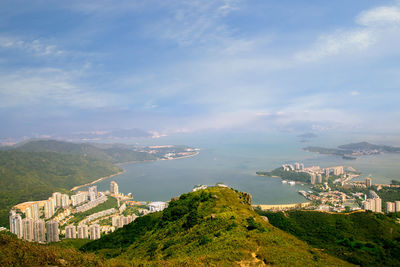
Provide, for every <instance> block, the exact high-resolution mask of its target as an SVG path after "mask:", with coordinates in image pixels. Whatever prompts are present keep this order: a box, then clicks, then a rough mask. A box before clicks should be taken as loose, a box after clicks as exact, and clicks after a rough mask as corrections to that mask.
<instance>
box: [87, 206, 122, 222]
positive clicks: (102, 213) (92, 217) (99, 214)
mask: <svg viewBox="0 0 400 267" xmlns="http://www.w3.org/2000/svg"><path fill="white" fill-rule="evenodd" d="M116 212H117V210H116V209H115V208H111V209H108V210H102V211H99V212H96V213H93V214H91V215H89V216H87V217H86V219H84V220H82V221H81V223H88V222H91V221H94V220H97V219H98V218H101V217H104V216H109V215H111V214H114V213H116Z"/></svg>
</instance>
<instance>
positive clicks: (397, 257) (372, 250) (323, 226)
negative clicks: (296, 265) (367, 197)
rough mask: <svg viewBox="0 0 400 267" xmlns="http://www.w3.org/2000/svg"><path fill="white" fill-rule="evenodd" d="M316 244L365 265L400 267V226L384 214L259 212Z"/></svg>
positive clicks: (275, 223)
mask: <svg viewBox="0 0 400 267" xmlns="http://www.w3.org/2000/svg"><path fill="white" fill-rule="evenodd" d="M259 214H260V215H263V216H267V217H268V219H269V221H270V223H271V224H272V225H274V226H276V227H278V228H280V229H282V230H284V231H286V232H288V233H290V234H293V235H294V236H296V237H298V238H299V239H301V240H303V241H305V242H307V243H308V244H309V245H311V246H313V247H317V248H320V249H323V250H324V251H325V252H326V253H328V254H330V255H332V256H335V257H338V258H341V259H343V260H346V261H348V262H351V263H354V264H357V265H361V266H400V225H399V224H398V223H397V222H396V221H395V219H393V218H391V217H388V216H386V215H383V214H376V213H372V212H357V213H353V214H328V213H323V212H316V211H288V212H259Z"/></svg>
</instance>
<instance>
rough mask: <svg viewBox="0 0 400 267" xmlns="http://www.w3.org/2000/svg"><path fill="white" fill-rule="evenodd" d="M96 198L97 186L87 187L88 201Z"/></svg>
mask: <svg viewBox="0 0 400 267" xmlns="http://www.w3.org/2000/svg"><path fill="white" fill-rule="evenodd" d="M96 198H97V186H95V185H94V186H91V187H89V201H94V200H96Z"/></svg>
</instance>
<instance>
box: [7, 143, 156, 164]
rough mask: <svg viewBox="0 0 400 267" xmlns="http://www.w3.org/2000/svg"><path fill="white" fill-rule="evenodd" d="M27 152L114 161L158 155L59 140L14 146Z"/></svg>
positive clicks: (135, 159) (145, 158) (143, 158)
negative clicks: (52, 153) (53, 153)
mask: <svg viewBox="0 0 400 267" xmlns="http://www.w3.org/2000/svg"><path fill="white" fill-rule="evenodd" d="M14 150H17V151H25V152H55V153H62V154H73V155H80V156H85V157H88V158H93V159H99V160H104V161H108V162H112V163H123V162H130V161H143V160H155V159H156V157H155V156H153V155H151V154H149V153H146V152H139V151H135V150H133V149H132V148H129V147H128V146H126V147H122V146H119V145H115V146H113V145H109V146H108V147H107V148H101V147H100V146H96V145H92V144H85V143H70V142H64V141H57V140H32V141H29V142H27V143H24V144H22V145H19V146H17V147H15V148H14Z"/></svg>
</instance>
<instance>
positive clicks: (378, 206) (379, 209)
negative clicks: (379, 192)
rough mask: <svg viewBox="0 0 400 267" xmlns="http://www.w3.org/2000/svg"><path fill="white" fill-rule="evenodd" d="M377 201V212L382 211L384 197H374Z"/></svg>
mask: <svg viewBox="0 0 400 267" xmlns="http://www.w3.org/2000/svg"><path fill="white" fill-rule="evenodd" d="M374 201H375V212H382V199H381V198H374Z"/></svg>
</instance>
